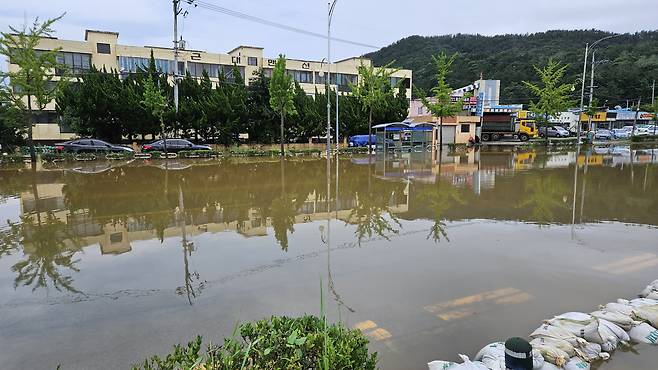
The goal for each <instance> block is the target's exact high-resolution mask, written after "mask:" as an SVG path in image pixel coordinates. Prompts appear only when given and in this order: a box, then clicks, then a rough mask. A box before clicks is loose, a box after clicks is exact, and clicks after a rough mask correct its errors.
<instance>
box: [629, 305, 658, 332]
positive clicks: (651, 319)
mask: <svg viewBox="0 0 658 370" xmlns="http://www.w3.org/2000/svg"><path fill="white" fill-rule="evenodd" d="M633 317H635V318H637V319H639V320H642V321H646V322H647V323H649V324H650V325H651V326H653V327H658V305H645V306H639V307H635V308H634V309H633Z"/></svg>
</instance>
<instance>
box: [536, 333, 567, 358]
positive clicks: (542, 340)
mask: <svg viewBox="0 0 658 370" xmlns="http://www.w3.org/2000/svg"><path fill="white" fill-rule="evenodd" d="M533 343H539V344H543V345H546V346H550V347H554V348H557V349H559V350H562V351H564V352H566V354H567V355H568V356H569V357H571V356H575V355H576V347H574V346H572V345H571V343H569V342H567V341H566V340H562V339H558V338H551V337H537V338H534V339H533V340H532V341H530V344H533Z"/></svg>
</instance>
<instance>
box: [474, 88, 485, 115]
mask: <svg viewBox="0 0 658 370" xmlns="http://www.w3.org/2000/svg"><path fill="white" fill-rule="evenodd" d="M484 97H485V95H484V91H481V92H480V93H478V101H477V104H476V105H475V115H476V116H478V117H482V116H483V115H484Z"/></svg>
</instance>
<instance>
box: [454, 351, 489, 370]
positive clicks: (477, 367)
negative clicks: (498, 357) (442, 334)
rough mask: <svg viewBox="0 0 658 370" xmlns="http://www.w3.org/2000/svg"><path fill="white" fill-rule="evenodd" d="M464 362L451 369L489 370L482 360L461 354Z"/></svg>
mask: <svg viewBox="0 0 658 370" xmlns="http://www.w3.org/2000/svg"><path fill="white" fill-rule="evenodd" d="M459 357H460V358H461V359H462V361H463V363H461V364H458V365H457V366H455V367H451V368H450V370H489V368H487V367H486V366H485V365H484V364H483V363H482V362H480V361H471V360H469V359H468V356H464V355H459Z"/></svg>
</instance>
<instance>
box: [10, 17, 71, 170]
mask: <svg viewBox="0 0 658 370" xmlns="http://www.w3.org/2000/svg"><path fill="white" fill-rule="evenodd" d="M63 16H64V14H62V15H60V16H59V17H57V18H53V19H48V20H46V21H45V22H43V23H41V22H39V18H37V19H35V20H34V22H33V23H32V25H31V26H30V27H29V28H28V26H27V25H24V26H23V28H22V29H18V28H15V27H12V26H9V30H10V32H2V33H0V54H2V55H5V56H6V57H7V58H8V59H9V61H10V63H12V64H16V65H17V66H18V70H17V71H14V72H0V77H2V80H6V79H9V81H10V84H11V86H12V89H11V90H9V89H7V90H6V91H5V94H4V95H6V97H8V98H9V99H10V101H11V102H12V104H13V105H14V107H16V108H17V109H20V110H21V111H23V112H25V115H26V118H25V124H26V125H27V142H28V145H29V146H30V158H31V160H32V162H35V161H36V153H35V150H34V142H33V140H32V126H33V119H34V118H33V109H35V108H36V110H37V111H38V112H41V111H43V110H44V109H45V108H46V105H47V104H48V103H50V102H51V101H52V100H53V99H54V98H55V96H56V95H57V93H58V91H59V90H60V89H61V87H62V86H63V84H65V83H66V78H65V77H64V76H61V77H59V78H55V75H54V73H53V72H55V71H58V70H63V67H64V66H62V65H61V64H60V63H58V61H57V55H58V52H59V50H60V49H59V48H55V49H53V50H39V49H38V46H39V43H40V42H41V39H42V38H44V37H51V35H52V33H53V32H54V30H53V29H52V25H53V24H54V23H55V22H57V21H58V20H59V19H61V18H62V17H63ZM3 82H6V81H3ZM33 105H34V106H33Z"/></svg>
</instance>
